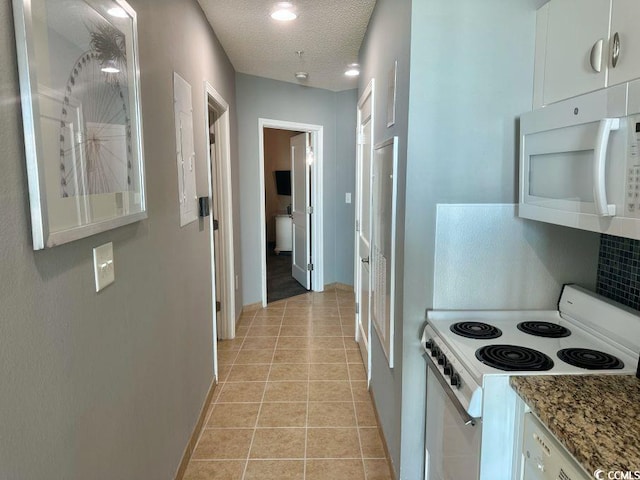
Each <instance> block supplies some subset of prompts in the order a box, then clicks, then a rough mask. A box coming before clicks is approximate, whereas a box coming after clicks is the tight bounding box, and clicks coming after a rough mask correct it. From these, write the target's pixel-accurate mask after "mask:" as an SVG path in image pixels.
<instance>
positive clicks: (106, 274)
mask: <svg viewBox="0 0 640 480" xmlns="http://www.w3.org/2000/svg"><path fill="white" fill-rule="evenodd" d="M93 273H94V275H95V277H96V292H99V291H100V290H103V289H104V288H105V287H107V286H109V285H111V284H112V283H113V282H114V281H115V280H116V271H115V267H114V264H113V243H111V242H109V243H105V244H104V245H100V246H99V247H96V248H94V249H93Z"/></svg>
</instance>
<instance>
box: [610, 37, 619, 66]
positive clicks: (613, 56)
mask: <svg viewBox="0 0 640 480" xmlns="http://www.w3.org/2000/svg"><path fill="white" fill-rule="evenodd" d="M619 59H620V35H619V34H618V32H616V33H614V35H613V49H612V52H611V66H612V67H613V68H616V65H618V60H619Z"/></svg>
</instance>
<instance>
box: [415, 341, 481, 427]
mask: <svg viewBox="0 0 640 480" xmlns="http://www.w3.org/2000/svg"><path fill="white" fill-rule="evenodd" d="M423 357H424V358H425V359H426V360H427V365H429V368H430V369H431V371H432V372H433V374H434V376H435V377H436V378H437V379H438V383H440V386H441V387H442V389H443V390H444V392H445V393H446V394H447V397H449V400H451V403H453V406H454V407H456V410H457V411H458V414H459V415H460V417H462V421H463V422H464V424H465V425H470V426H472V427H473V426H474V425H475V424H476V419H475V418H473V417H472V416H471V415H469V413H468V412H467V410H466V409H465V408H464V406H463V405H462V403H460V400H458V397H456V395H455V393H453V391H452V390H451V387H450V386H449V385H448V384H447V381H446V380H445V379H444V377H443V376H442V375H441V374H440V370H438V366H437V365H436V364H435V362H434V361H433V360H432V359H431V356H430V355H429V354H428V353H425V354H424V355H423Z"/></svg>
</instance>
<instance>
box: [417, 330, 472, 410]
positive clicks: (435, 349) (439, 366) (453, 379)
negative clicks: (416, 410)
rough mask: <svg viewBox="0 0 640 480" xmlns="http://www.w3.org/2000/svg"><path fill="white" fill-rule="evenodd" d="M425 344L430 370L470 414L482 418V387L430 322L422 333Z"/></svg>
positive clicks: (425, 355)
mask: <svg viewBox="0 0 640 480" xmlns="http://www.w3.org/2000/svg"><path fill="white" fill-rule="evenodd" d="M421 343H422V347H423V349H424V357H425V358H426V359H427V364H428V370H431V371H432V372H433V373H434V374H435V375H436V376H437V377H438V381H439V383H440V385H441V386H442V387H443V388H445V389H446V390H447V391H448V392H450V393H451V395H452V396H453V397H455V398H456V399H457V402H459V405H460V406H461V408H462V409H463V410H464V411H466V412H467V413H468V414H469V416H470V417H472V418H474V419H478V418H481V417H482V387H481V386H480V385H479V384H478V383H477V380H476V379H475V378H474V377H473V375H472V374H471V373H470V372H469V371H468V370H467V367H465V364H464V363H463V362H462V361H461V360H460V358H459V357H458V355H457V354H456V352H455V351H453V350H451V349H450V348H449V346H448V345H447V344H446V342H444V341H443V340H442V339H441V338H440V337H439V336H438V334H437V333H436V332H435V331H434V329H433V328H432V327H431V325H429V324H427V325H426V327H425V329H424V330H423V332H422V339H421Z"/></svg>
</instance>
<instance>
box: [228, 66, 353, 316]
mask: <svg viewBox="0 0 640 480" xmlns="http://www.w3.org/2000/svg"><path fill="white" fill-rule="evenodd" d="M236 91H237V98H238V131H239V132H240V135H241V136H242V142H240V145H239V157H240V159H239V162H240V175H241V177H240V222H241V230H242V245H241V248H242V261H243V263H242V291H243V301H244V304H245V305H249V304H253V303H257V302H260V301H261V297H262V293H261V289H262V287H261V258H260V248H261V246H260V239H261V228H262V226H261V223H260V202H262V201H264V199H263V198H262V197H261V194H260V176H259V175H260V166H259V164H260V160H259V153H258V152H259V150H258V133H259V132H258V119H259V118H268V119H272V120H284V121H289V122H299V123H307V124H314V125H322V126H323V127H324V164H323V169H324V178H323V182H324V183H323V188H324V280H325V283H326V284H328V283H333V282H341V283H346V284H353V268H344V266H342V265H341V266H340V267H339V268H338V266H337V265H338V254H337V251H338V250H340V259H341V261H343V262H344V263H347V264H348V265H351V266H352V265H353V230H354V222H353V215H354V211H353V203H352V204H351V205H345V204H344V193H345V192H349V191H353V185H354V184H355V180H354V179H355V173H354V172H355V166H354V165H355V147H354V146H353V145H354V144H355V116H354V114H353V113H349V111H350V110H351V111H355V108H356V100H355V98H356V96H355V92H352V93H349V91H347V92H341V93H335V92H331V91H329V90H322V89H318V88H309V87H304V86H300V85H295V84H292V83H286V82H280V81H277V80H270V79H266V78H261V77H254V76H251V75H245V74H238V75H236ZM345 112H347V113H345ZM349 117H350V118H349ZM338 127H339V129H340V134H339V135H338V134H337V130H338ZM345 178H347V179H349V178H350V179H351V181H350V183H349V182H345V181H344V179H345ZM346 232H348V233H346ZM343 242H344V243H343Z"/></svg>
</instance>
